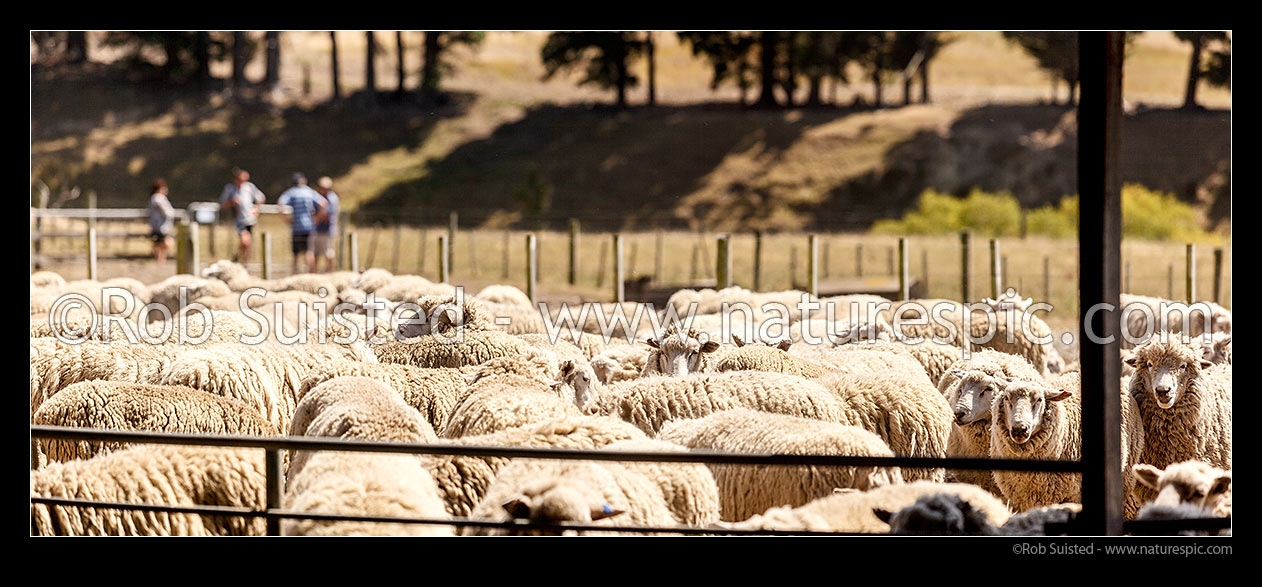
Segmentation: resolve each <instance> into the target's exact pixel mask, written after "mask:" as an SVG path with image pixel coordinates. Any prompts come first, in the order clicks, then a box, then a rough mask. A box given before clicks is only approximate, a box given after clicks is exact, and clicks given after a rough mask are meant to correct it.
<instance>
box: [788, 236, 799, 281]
mask: <svg viewBox="0 0 1262 587" xmlns="http://www.w3.org/2000/svg"><path fill="white" fill-rule="evenodd" d="M797 286H798V248H797V247H796V246H793V247H789V287H788V289H797Z"/></svg>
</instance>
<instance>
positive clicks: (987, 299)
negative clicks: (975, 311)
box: [982, 298, 999, 306]
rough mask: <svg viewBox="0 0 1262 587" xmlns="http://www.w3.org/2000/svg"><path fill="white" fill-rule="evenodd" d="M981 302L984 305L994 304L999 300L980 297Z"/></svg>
mask: <svg viewBox="0 0 1262 587" xmlns="http://www.w3.org/2000/svg"><path fill="white" fill-rule="evenodd" d="M982 303H983V304H986V305H989V306H994V305H996V304H998V303H999V302H996V301H995V300H992V299H990V298H982Z"/></svg>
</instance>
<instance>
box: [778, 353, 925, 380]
mask: <svg viewBox="0 0 1262 587" xmlns="http://www.w3.org/2000/svg"><path fill="white" fill-rule="evenodd" d="M799 346H806V345H795V346H793V347H791V348H790V349H789V353H790V354H792V355H794V356H796V357H798V358H799V359H804V360H807V361H811V362H814V363H816V364H819V365H821V366H823V367H824V369H825V373H835V374H856V375H857V374H872V375H879V374H882V373H902V374H904V375H907V376H909V377H916V378H917V379H921V380H923V381H924V383H925V384H927V385H933V381H931V380H930V379H929V375H928V374H926V373H925V370H924V368H923V367H921V366H920V363H917V362H916V360H915V359H913V358H911V357H910V356H907V355H903V354H898V353H892V352H887V351H879V350H872V349H869V348H866V347H867V345H866V344H864V345H843V346H839V347H835V348H819V347H809V348H806V349H799V348H798V347H799Z"/></svg>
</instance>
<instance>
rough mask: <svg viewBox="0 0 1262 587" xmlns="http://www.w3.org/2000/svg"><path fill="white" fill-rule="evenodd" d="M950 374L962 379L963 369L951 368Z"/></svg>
mask: <svg viewBox="0 0 1262 587" xmlns="http://www.w3.org/2000/svg"><path fill="white" fill-rule="evenodd" d="M951 374H952V375H954V376H956V377H959V378H960V379H963V378H964V370H963V369H951Z"/></svg>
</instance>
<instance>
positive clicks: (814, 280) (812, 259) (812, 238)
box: [806, 234, 819, 296]
mask: <svg viewBox="0 0 1262 587" xmlns="http://www.w3.org/2000/svg"><path fill="white" fill-rule="evenodd" d="M806 291H808V292H810V294H811V295H813V296H818V295H819V237H818V236H816V235H813V234H812V235H807V237H806Z"/></svg>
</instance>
